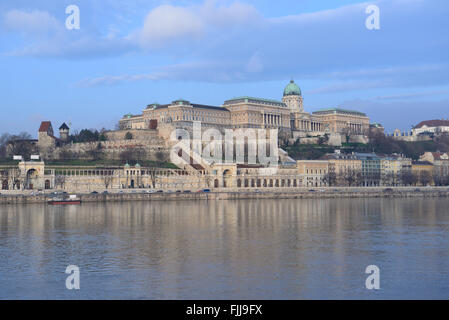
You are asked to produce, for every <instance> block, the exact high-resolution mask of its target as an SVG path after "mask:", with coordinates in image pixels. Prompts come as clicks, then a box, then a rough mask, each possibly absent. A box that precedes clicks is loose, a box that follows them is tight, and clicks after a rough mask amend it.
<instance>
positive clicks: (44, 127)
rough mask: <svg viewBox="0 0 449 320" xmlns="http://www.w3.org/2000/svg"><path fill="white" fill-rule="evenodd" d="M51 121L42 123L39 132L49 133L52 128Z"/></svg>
mask: <svg viewBox="0 0 449 320" xmlns="http://www.w3.org/2000/svg"><path fill="white" fill-rule="evenodd" d="M50 126H51V122H50V121H42V122H41V126H40V127H39V132H48V128H50Z"/></svg>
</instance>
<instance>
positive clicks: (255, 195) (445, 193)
mask: <svg viewBox="0 0 449 320" xmlns="http://www.w3.org/2000/svg"><path fill="white" fill-rule="evenodd" d="M312 190H313V191H312ZM78 197H79V198H80V199H81V200H82V201H83V202H120V201H170V200H175V201H176V200H178V201H179V200H239V199H313V198H327V199H328V198H373V197H375V198H393V197H397V198H406V197H449V188H448V187H425V188H405V187H398V188H318V189H305V188H304V189H303V188H301V189H294V190H293V189H291V190H285V189H283V190H270V191H263V190H258V191H256V190H255V191H248V190H245V191H228V190H226V191H215V192H210V193H205V192H192V193H144V192H142V191H136V192H135V193H134V192H132V193H108V194H78ZM49 198H50V195H44V194H40V195H24V194H6V195H5V194H2V195H0V204H21V203H45V202H47V200H48V199H49Z"/></svg>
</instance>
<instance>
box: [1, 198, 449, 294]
mask: <svg viewBox="0 0 449 320" xmlns="http://www.w3.org/2000/svg"><path fill="white" fill-rule="evenodd" d="M447 205H448V200H446V199H424V200H423V199H340V200H334V199H327V200H316V199H311V200H254V201H209V202H207V201H180V202H161V201H159V202H124V203H107V204H96V203H92V204H88V203H85V204H83V205H82V206H79V207H77V206H67V207H57V206H55V207H51V206H46V205H23V206H3V207H0V297H1V298H44V299H45V298H57V299H67V298H105V299H122V298H144V299H186V298H189V299H279V298H281V299H314V298H325V299H326V298H361V299H365V298H449V282H448V279H449V277H448V272H449V268H448V267H449V257H448V255H449V254H448V252H449V250H448V249H449V248H448V246H449V241H448V240H449V236H448V233H447V231H448V225H449V217H448V214H447ZM70 264H75V265H78V266H79V267H80V269H81V290H79V291H69V290H66V289H65V277H66V276H67V275H66V274H65V273H64V271H65V268H66V267H67V266H68V265H70ZM370 264H376V265H378V266H379V267H380V269H381V290H380V291H377V292H372V291H368V290H366V289H365V286H364V284H365V279H366V276H367V275H365V273H364V271H365V268H366V266H367V265H370Z"/></svg>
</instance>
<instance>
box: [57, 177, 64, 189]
mask: <svg viewBox="0 0 449 320" xmlns="http://www.w3.org/2000/svg"><path fill="white" fill-rule="evenodd" d="M65 183H66V177H65V176H64V175H57V176H55V186H56V187H58V186H59V187H60V188H61V189H64V186H65Z"/></svg>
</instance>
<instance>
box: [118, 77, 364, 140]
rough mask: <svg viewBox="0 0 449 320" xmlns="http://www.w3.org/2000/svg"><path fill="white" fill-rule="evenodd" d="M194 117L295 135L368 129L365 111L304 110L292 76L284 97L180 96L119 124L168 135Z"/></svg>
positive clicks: (216, 125)
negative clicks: (203, 100)
mask: <svg viewBox="0 0 449 320" xmlns="http://www.w3.org/2000/svg"><path fill="white" fill-rule="evenodd" d="M194 121H199V122H201V125H202V126H203V127H204V128H208V127H214V128H217V129H237V128H267V129H268V128H270V129H279V130H280V131H286V132H288V133H290V134H291V135H292V136H293V137H295V136H297V135H298V134H300V133H303V134H312V135H314V136H320V135H325V134H330V133H345V134H359V135H363V134H367V132H368V130H369V118H368V117H367V116H366V115H365V114H364V113H362V112H358V111H351V110H345V109H341V108H333V109H323V110H318V111H315V112H313V113H308V112H306V111H304V107H303V97H302V92H301V89H300V88H299V86H298V85H297V84H296V83H295V82H294V81H293V80H291V81H290V83H289V84H288V85H287V86H286V87H285V89H284V93H283V97H282V101H278V100H273V99H262V98H255V97H249V96H244V97H237V98H233V99H230V100H226V101H225V102H224V103H223V105H222V106H209V105H202V104H196V103H192V102H190V101H187V100H182V99H179V100H175V101H173V102H172V103H170V104H164V105H160V104H157V103H153V104H150V105H148V106H147V107H146V108H145V109H144V110H143V112H142V114H140V115H132V114H127V115H125V116H124V117H123V118H122V119H121V120H120V122H119V124H120V128H121V129H122V130H129V129H142V130H145V129H159V131H160V134H161V135H162V136H165V137H167V138H168V136H167V134H169V132H171V130H173V129H174V128H186V129H188V128H191V127H192V125H193V122H194ZM164 128H165V129H168V131H167V130H164Z"/></svg>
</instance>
